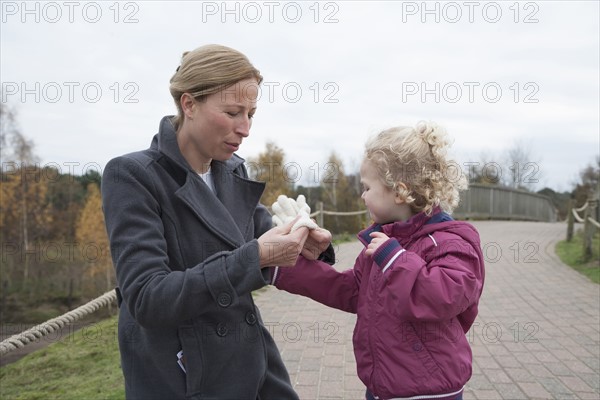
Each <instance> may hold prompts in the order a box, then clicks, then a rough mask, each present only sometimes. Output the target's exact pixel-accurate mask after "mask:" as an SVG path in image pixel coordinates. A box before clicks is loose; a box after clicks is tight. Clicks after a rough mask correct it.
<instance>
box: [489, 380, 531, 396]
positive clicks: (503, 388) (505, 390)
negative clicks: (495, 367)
mask: <svg viewBox="0 0 600 400" xmlns="http://www.w3.org/2000/svg"><path fill="white" fill-rule="evenodd" d="M494 388H495V389H496V390H497V391H498V392H499V393H500V395H501V396H502V398H503V399H507V400H521V399H523V400H524V399H527V398H528V397H527V396H526V395H525V393H523V392H522V391H521V389H519V387H518V386H517V385H515V384H514V383H512V382H510V383H494Z"/></svg>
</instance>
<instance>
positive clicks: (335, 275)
mask: <svg viewBox="0 0 600 400" xmlns="http://www.w3.org/2000/svg"><path fill="white" fill-rule="evenodd" d="M360 281H361V262H360V257H359V258H358V259H357V261H356V264H355V266H354V268H351V269H347V270H345V271H342V272H339V271H336V270H335V269H334V268H333V266H331V265H330V264H328V263H326V262H324V261H319V260H316V261H312V260H307V259H306V258H304V257H303V256H302V255H301V256H300V257H298V261H297V262H296V265H295V266H293V267H281V268H279V269H278V271H277V275H276V276H275V277H274V282H273V284H274V285H275V286H276V287H277V288H278V289H281V290H285V291H286V292H289V293H293V294H299V295H302V296H306V297H309V298H311V299H313V300H315V301H318V302H319V303H321V304H325V305H326V306H329V307H333V308H337V309H338V310H342V311H347V312H351V313H356V308H357V304H358V291H359V287H360Z"/></svg>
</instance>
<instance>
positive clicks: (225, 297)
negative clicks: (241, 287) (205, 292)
mask: <svg viewBox="0 0 600 400" xmlns="http://www.w3.org/2000/svg"><path fill="white" fill-rule="evenodd" d="M217 303H219V305H220V306H221V307H229V306H230V305H231V296H230V295H229V293H225V292H223V293H221V294H219V296H218V297H217Z"/></svg>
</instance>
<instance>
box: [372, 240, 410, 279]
mask: <svg viewBox="0 0 600 400" xmlns="http://www.w3.org/2000/svg"><path fill="white" fill-rule="evenodd" d="M405 251H406V250H405V249H404V248H403V247H402V246H401V245H400V243H399V242H398V241H397V240H396V239H394V238H389V239H388V240H386V241H385V243H383V244H382V245H381V246H379V248H378V249H377V250H376V251H375V253H373V260H374V261H375V263H377V265H378V266H379V268H381V269H382V270H384V271H385V270H386V269H388V268H389V266H390V264H391V263H392V262H393V261H394V260H395V259H396V257H398V256H399V255H400V254H402V253H404V252H405Z"/></svg>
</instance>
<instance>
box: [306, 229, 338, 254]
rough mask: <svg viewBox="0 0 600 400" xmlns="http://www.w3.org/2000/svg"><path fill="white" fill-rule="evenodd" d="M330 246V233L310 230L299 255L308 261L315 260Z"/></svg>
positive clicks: (324, 230)
mask: <svg viewBox="0 0 600 400" xmlns="http://www.w3.org/2000/svg"><path fill="white" fill-rule="evenodd" d="M330 244H331V232H329V231H328V230H327V229H324V228H319V227H317V228H315V229H311V230H310V231H309V232H308V238H307V239H306V242H305V243H304V247H303V248H302V251H301V254H302V255H303V256H304V258H306V259H308V260H316V259H317V258H319V256H320V255H321V253H322V252H324V251H325V250H327V248H328V247H329V245H330Z"/></svg>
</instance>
